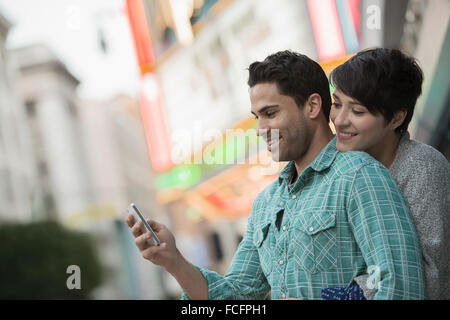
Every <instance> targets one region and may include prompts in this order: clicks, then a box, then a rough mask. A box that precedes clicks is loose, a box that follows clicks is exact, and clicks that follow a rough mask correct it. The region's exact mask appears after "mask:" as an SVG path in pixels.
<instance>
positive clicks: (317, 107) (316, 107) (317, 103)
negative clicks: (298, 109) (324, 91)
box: [304, 93, 322, 119]
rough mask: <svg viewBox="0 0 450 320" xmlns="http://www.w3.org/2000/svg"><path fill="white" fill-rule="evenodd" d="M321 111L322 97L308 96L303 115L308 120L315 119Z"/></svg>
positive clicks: (317, 95)
mask: <svg viewBox="0 0 450 320" xmlns="http://www.w3.org/2000/svg"><path fill="white" fill-rule="evenodd" d="M321 110H322V97H321V96H320V94H318V93H313V94H312V95H310V96H309V98H308V100H306V103H305V108H304V111H305V114H306V116H307V117H308V118H310V119H317V117H318V116H319V115H320V111H321Z"/></svg>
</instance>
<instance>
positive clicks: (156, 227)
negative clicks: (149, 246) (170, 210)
mask: <svg viewBox="0 0 450 320" xmlns="http://www.w3.org/2000/svg"><path fill="white" fill-rule="evenodd" d="M147 223H148V224H149V225H150V227H151V228H152V229H153V231H155V232H159V231H160V230H161V229H162V228H163V227H164V225H163V224H161V223H159V222H156V221H155V220H152V219H147Z"/></svg>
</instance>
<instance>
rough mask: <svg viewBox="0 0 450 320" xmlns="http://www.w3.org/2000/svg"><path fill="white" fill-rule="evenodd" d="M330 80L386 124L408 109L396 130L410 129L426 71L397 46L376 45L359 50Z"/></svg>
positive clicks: (333, 72)
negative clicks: (388, 47)
mask: <svg viewBox="0 0 450 320" xmlns="http://www.w3.org/2000/svg"><path fill="white" fill-rule="evenodd" d="M330 82H331V84H332V85H333V86H335V87H336V88H337V89H339V90H340V91H342V92H343V93H344V94H345V95H347V96H349V97H352V98H354V99H356V100H357V101H358V102H359V103H361V104H362V105H363V106H364V107H366V108H367V109H368V111H369V112H370V113H372V114H374V115H377V114H382V115H383V117H384V120H385V122H386V124H388V123H389V122H391V120H392V119H393V117H394V115H395V114H396V113H397V112H399V111H401V110H405V111H406V112H407V115H406V117H405V120H404V121H403V123H402V124H401V125H400V126H399V127H398V128H396V130H395V132H396V133H402V132H404V131H406V130H407V129H408V125H409V122H410V121H411V118H412V116H413V113H414V106H415V104H416V101H417V98H418V97H419V96H420V94H421V93H422V82H423V72H422V70H421V69H420V67H419V65H418V64H417V62H416V60H415V59H414V58H412V57H409V56H407V55H406V54H404V53H402V52H401V51H400V50H397V49H385V48H376V49H369V50H364V51H361V52H359V53H357V54H356V55H355V56H354V57H352V58H351V59H349V60H348V61H347V62H345V63H344V64H342V65H340V66H339V67H337V68H336V69H334V70H333V71H332V72H331V74H330Z"/></svg>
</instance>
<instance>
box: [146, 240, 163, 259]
mask: <svg viewBox="0 0 450 320" xmlns="http://www.w3.org/2000/svg"><path fill="white" fill-rule="evenodd" d="M166 248H167V245H166V243H162V244H161V245H160V246H150V247H148V248H146V249H144V250H141V253H142V256H143V257H144V258H145V259H147V260H153V259H155V258H156V257H157V256H158V254H159V253H160V252H161V251H164V250H166Z"/></svg>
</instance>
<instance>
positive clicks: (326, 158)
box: [278, 136, 339, 184]
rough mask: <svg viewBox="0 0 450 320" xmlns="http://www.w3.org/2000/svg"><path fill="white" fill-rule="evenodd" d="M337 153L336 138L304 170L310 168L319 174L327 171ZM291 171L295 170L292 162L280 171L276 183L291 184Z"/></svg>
mask: <svg viewBox="0 0 450 320" xmlns="http://www.w3.org/2000/svg"><path fill="white" fill-rule="evenodd" d="M338 152H339V151H338V150H337V149H336V136H334V138H333V139H332V140H331V141H330V142H329V143H328V144H327V145H326V146H325V148H323V149H322V151H321V152H320V153H319V154H318V155H317V157H316V158H315V159H314V160H313V161H312V162H311V163H310V164H309V165H308V166H307V167H306V168H305V170H304V171H306V169H308V168H311V169H313V170H314V171H317V172H320V171H323V170H325V169H328V168H329V167H330V166H331V164H332V163H333V161H334V159H335V158H336V155H337V153H338ZM293 170H295V163H294V161H289V163H288V164H287V165H286V166H285V167H284V169H283V170H281V172H280V174H279V175H278V182H279V183H280V184H281V182H282V181H283V180H285V181H286V183H287V184H289V183H291V181H290V180H291V177H292V174H293Z"/></svg>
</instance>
